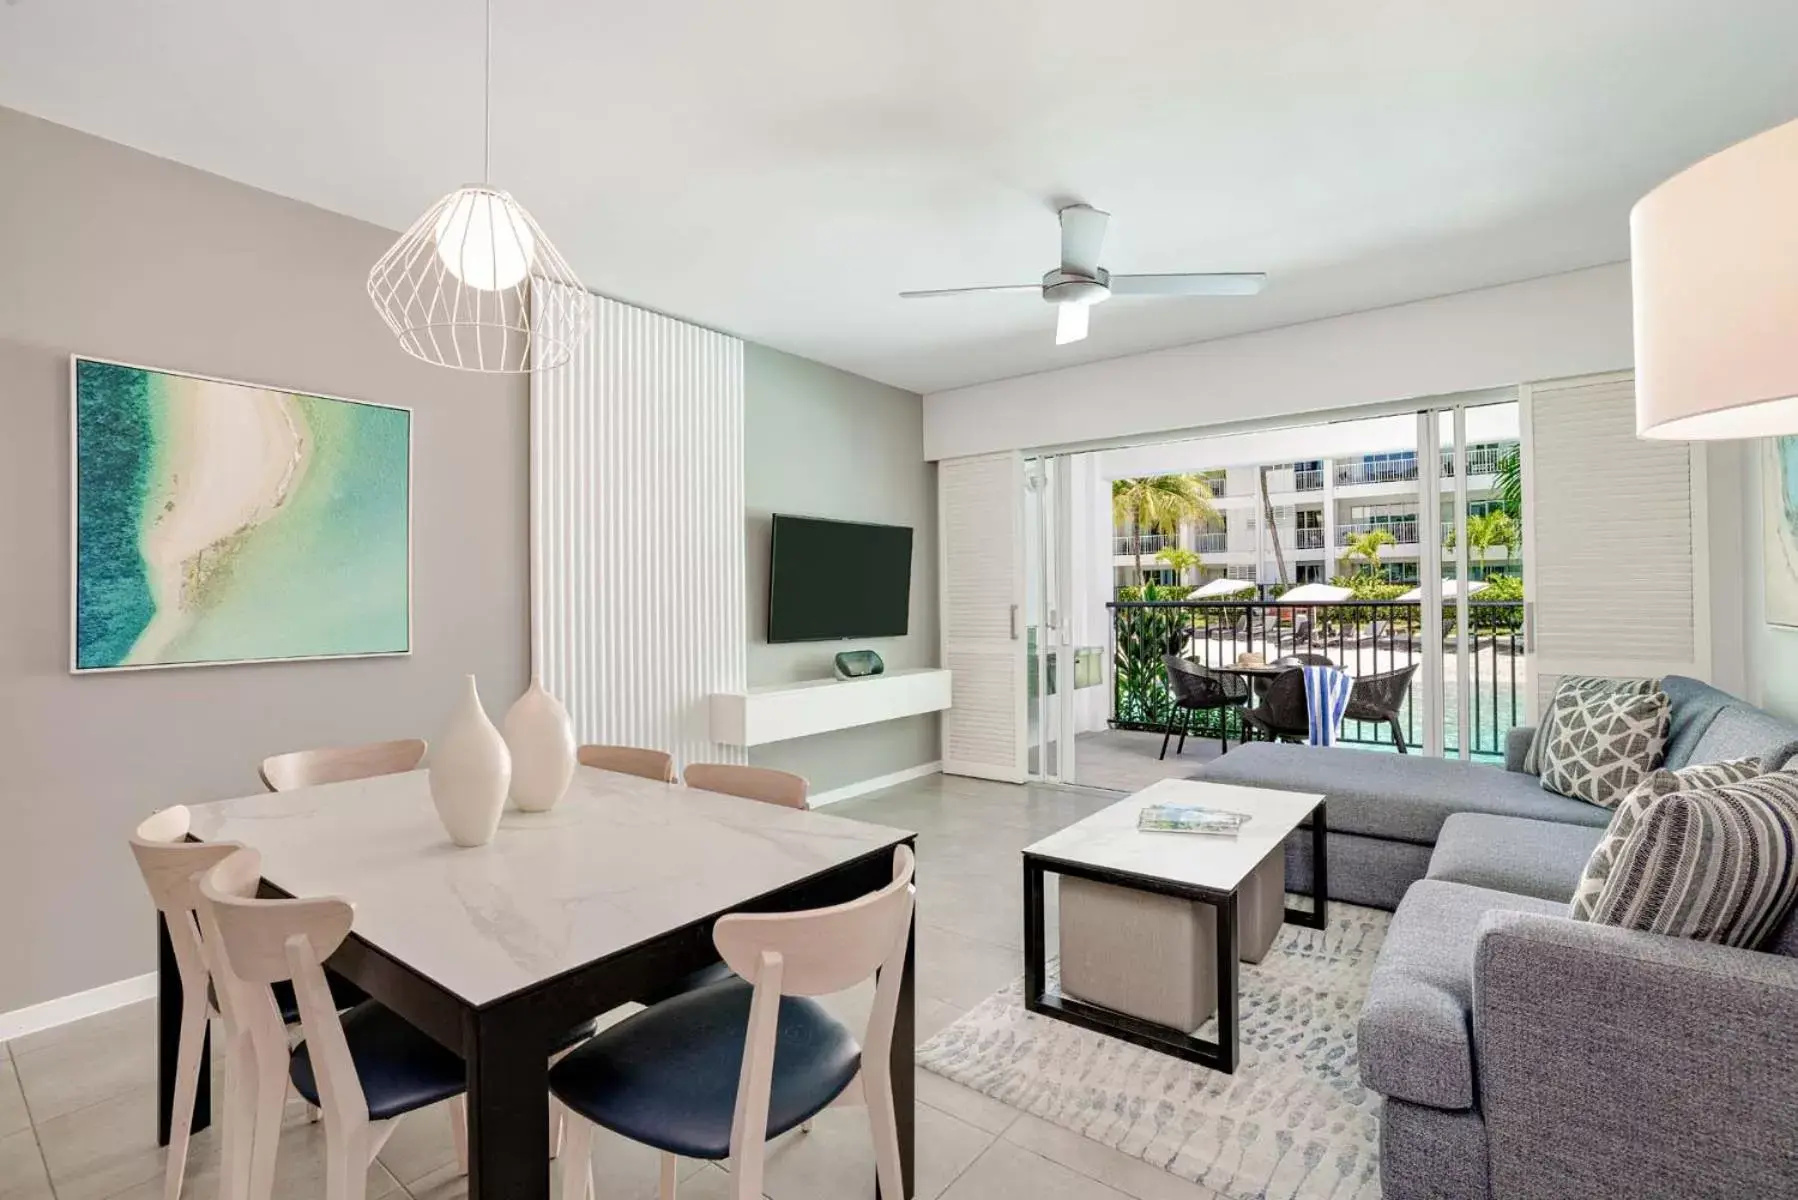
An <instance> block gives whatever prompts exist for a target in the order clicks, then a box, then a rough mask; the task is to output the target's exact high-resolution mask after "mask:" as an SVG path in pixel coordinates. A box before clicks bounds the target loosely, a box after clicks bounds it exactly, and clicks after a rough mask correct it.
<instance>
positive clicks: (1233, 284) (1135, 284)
mask: <svg viewBox="0 0 1798 1200" xmlns="http://www.w3.org/2000/svg"><path fill="white" fill-rule="evenodd" d="M1266 282H1267V276H1266V275H1264V274H1262V273H1261V272H1259V271H1252V272H1243V273H1239V274H1211V275H1113V276H1112V277H1111V280H1110V283H1109V286H1110V288H1111V294H1112V295H1114V296H1253V295H1254V294H1255V293H1256V292H1259V291H1260V290H1261V288H1262V285H1264V284H1265V283H1266Z"/></svg>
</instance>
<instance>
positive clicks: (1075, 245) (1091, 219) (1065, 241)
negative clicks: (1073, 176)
mask: <svg viewBox="0 0 1798 1200" xmlns="http://www.w3.org/2000/svg"><path fill="white" fill-rule="evenodd" d="M1110 221H1111V214H1110V213H1105V212H1100V211H1099V210H1098V209H1096V208H1094V207H1093V206H1092V205H1090V204H1070V205H1069V206H1068V207H1066V208H1064V209H1062V210H1061V269H1062V270H1064V271H1074V272H1076V273H1078V274H1081V275H1087V276H1091V275H1096V274H1097V273H1098V270H1099V250H1100V248H1101V247H1103V246H1104V245H1105V226H1106V225H1107V224H1109V223H1110Z"/></svg>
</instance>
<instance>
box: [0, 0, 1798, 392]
mask: <svg viewBox="0 0 1798 1200" xmlns="http://www.w3.org/2000/svg"><path fill="white" fill-rule="evenodd" d="M494 9H495V14H494V22H495V47H494V124H495V147H494V181H495V182H496V183H499V184H500V185H501V186H504V187H506V188H508V189H510V190H511V191H512V192H513V193H514V194H515V195H516V196H518V198H519V199H520V200H521V201H523V202H524V204H525V205H526V206H527V207H529V208H530V209H531V210H532V212H533V213H534V214H535V215H536V217H537V218H538V220H539V221H540V222H541V223H542V224H543V226H544V227H545V228H546V229H547V230H548V231H549V233H550V236H551V237H552V238H554V239H555V241H556V243H557V244H558V245H559V246H560V247H561V249H562V250H563V252H564V253H565V254H566V255H567V256H568V258H569V260H570V261H571V262H572V263H573V264H574V266H575V268H576V269H577V270H578V271H579V272H580V273H581V275H582V277H583V278H584V279H585V280H586V282H587V283H588V285H589V286H590V287H592V288H594V289H595V290H596V291H600V292H603V293H606V294H608V295H612V296H616V297H618V298H620V299H624V300H628V301H631V302H633V303H636V304H641V305H645V306H647V307H650V308H655V309H659V310H662V311H664V312H669V313H673V314H675V315H678V316H681V317H685V318H688V319H690V320H693V321H697V322H700V323H702V324H705V325H710V326H713V327H716V328H719V329H723V330H727V331H729V332H731V333H734V334H738V335H740V336H742V337H746V338H749V339H752V340H755V341H759V342H764V343H767V344H769V345H772V346H776V347H779V348H781V349H783V350H789V351H792V352H794V353H798V354H803V355H806V356H809V357H811V358H815V359H819V360H821V361H824V362H827V363H832V364H834V365H837V366H840V367H844V368H847V369H849V370H852V371H856V372H859V373H861V374H864V375H869V376H872V377H874V378H876V379H882V380H886V381H888V382H891V383H896V384H900V385H902V386H905V387H908V388H913V389H917V390H923V391H933V390H938V389H942V388H946V387H952V386H956V385H960V384H966V383H972V382H977V381H981V380H986V379H993V378H999V377H1003V376H1008V375H1017V374H1023V373H1026V372H1031V371H1041V370H1046V369H1050V368H1053V367H1058V366H1064V365H1068V364H1071V363H1076V362H1082V361H1087V360H1090V359H1096V358H1107V357H1113V356H1116V355H1119V354H1127V353H1133V352H1136V351H1140V350H1145V349H1150V348H1155V347H1161V346H1167V345H1175V344H1179V343H1183V342H1192V341H1198V340H1203V339H1206V338H1213V337H1219V336H1223V335H1226V334H1231V333H1238V332H1242V331H1245V330H1250V329H1260V328H1268V327H1272V326H1276V325H1285V324H1291V323H1293V322H1296V321H1303V320H1309V319H1313V318H1316V317H1320V316H1328V315H1333V314H1337V313H1342V312H1348V311H1353V310H1357V309H1363V308H1370V307H1376V306H1379V305H1385V304H1392V303H1397V302H1401V301H1405V300H1411V299H1417V298H1421V297H1425V296H1432V295H1440V294H1444V293H1447V292H1454V291H1461V290H1464V289H1467V288H1473V287H1479V286H1483V285H1487V284H1492V283H1499V282H1508V281H1512V280H1517V279H1524V278H1528V277H1532V276H1536V275H1543V274H1547V273H1551V272H1555V271H1561V270H1568V269H1572V268H1576V267H1582V266H1589V265H1592V264H1595V263H1600V262H1609V261H1615V260H1618V259H1621V258H1623V257H1625V256H1626V255H1627V252H1628V234H1627V226H1626V218H1627V213H1628V209H1629V205H1630V204H1631V202H1633V201H1634V200H1635V199H1636V198H1637V197H1638V196H1639V195H1640V194H1641V193H1642V192H1643V191H1645V190H1646V189H1647V188H1649V187H1651V186H1652V185H1653V184H1655V183H1656V182H1658V181H1659V180H1660V179H1662V178H1664V177H1665V176H1666V175H1668V174H1670V173H1671V172H1673V171H1675V170H1677V169H1678V168H1680V167H1682V166H1684V165H1685V164H1687V163H1689V162H1691V161H1693V160H1694V159H1696V158H1699V157H1701V156H1703V155H1704V154H1706V153H1709V152H1711V151H1714V150H1717V149H1720V148H1721V147H1723V146H1725V145H1728V144H1729V143H1731V142H1734V141H1736V140H1739V139H1740V138H1742V137H1745V136H1747V135H1748V134H1751V133H1754V132H1757V131H1759V130H1761V129H1763V128H1766V127H1768V126H1771V125H1774V124H1777V123H1779V122H1781V121H1784V120H1787V119H1791V118H1793V117H1798V70H1794V69H1793V61H1794V60H1793V57H1792V48H1793V46H1794V45H1798V3H1793V0H1508V2H1507V3H1504V4H1489V3H1475V2H1474V0H1358V2H1356V3H1337V2H1335V0H1259V2H1254V3H1244V2H1243V0H1112V2H1111V3H1107V4H1098V3H1093V2H1092V0H1082V2H1075V0H884V2H876V0H754V2H749V3H745V2H743V0H682V2H678V3H659V2H646V0H629V2H625V0H494ZM481 23H482V14H481V3H480V0H304V2H301V0H0V105H6V106H8V107H13V108H18V109H22V110H24V111H26V112H30V113H34V114H37V115H39V116H42V117H46V118H48V119H50V120H53V121H58V122H61V123H63V124H66V125H72V126H74V127H76V128H79V129H84V130H87V131H90V132H92V133H96V134H99V135H101V136H103V137H107V138H111V139H113V140H115V141H119V142H123V143H126V144H128V145H132V146H136V147H139V148H141V149H144V150H147V151H150V152H152V153H155V154H159V155H162V156H165V157H167V158H171V159H175V160H177V161H180V162H184V163H189V164H191V165H193V166H197V167H202V168H204V169H206V170H209V171H214V172H217V173H218V174H221V175H225V176H228V177H230V178H232V179H237V180H241V181H243V182H245V183H249V184H253V185H255V186H257V187H261V188H266V189H268V190H270V191H274V192H278V193H282V194H284V195H288V196H293V197H297V198H299V199H302V200H306V201H310V202H312V203H314V204H318V205H321V206H323V207H325V208H328V209H333V210H336V211H338V212H343V213H348V214H351V215H353V216H357V217H362V218H365V219H367V220H370V221H374V222H378V223H380V224H382V225H387V226H391V227H395V228H403V227H404V226H405V225H407V224H409V223H410V222H411V221H412V219H413V218H414V217H415V216H416V215H417V214H418V213H419V212H420V211H422V209H423V208H424V207H425V205H426V204H428V203H429V202H430V201H431V200H433V199H434V198H435V197H436V196H437V195H439V194H440V193H442V192H445V191H447V190H449V188H451V187H452V186H454V185H456V184H459V183H462V182H466V181H468V180H469V179H471V178H474V177H477V176H478V174H479V172H480V162H481V159H480V153H481V145H480V129H481V99H480V86H479V84H480V67H481ZM0 186H3V184H0ZM1067 199H1080V200H1085V201H1087V202H1090V203H1092V204H1094V205H1096V206H1098V207H1100V208H1104V209H1108V210H1110V211H1111V212H1112V213H1113V214H1114V218H1113V223H1112V231H1111V237H1110V239H1109V242H1108V245H1107V249H1106V253H1105V256H1104V257H1105V260H1106V265H1107V266H1109V267H1110V268H1111V269H1112V270H1116V271H1148V272H1164V271H1238V270H1265V271H1267V272H1268V274H1269V283H1268V287H1267V290H1266V291H1265V292H1264V293H1262V294H1261V295H1260V296H1258V297H1253V298H1228V299H1178V300H1175V299H1163V300H1151V299H1132V300H1114V301H1112V302H1110V303H1108V304H1106V305H1105V306H1104V307H1102V308H1100V309H1099V310H1097V311H1096V312H1095V313H1094V315H1093V326H1092V328H1093V332H1092V336H1091V337H1090V338H1089V339H1088V340H1087V341H1085V342H1082V343H1079V344H1077V345H1073V346H1064V347H1057V346H1055V345H1054V344H1053V341H1054V339H1053V328H1054V317H1053V314H1052V312H1051V311H1050V310H1049V308H1048V307H1047V306H1046V305H1044V304H1042V303H1041V302H1040V301H1038V300H1036V299H1035V298H1033V297H1031V296H1029V295H1001V296H996V297H991V298H985V297H982V298H970V299H956V300H934V301H900V300H898V299H896V298H895V296H894V293H896V292H898V291H899V290H901V289H904V288H924V287H949V286H957V285H964V284H979V283H1005V282H1029V281H1032V280H1034V279H1036V278H1037V277H1039V276H1040V275H1041V274H1042V272H1044V271H1045V270H1048V269H1050V268H1051V267H1052V266H1054V265H1055V263H1056V259H1057V253H1056V248H1057V240H1056V238H1057V235H1056V226H1055V220H1054V216H1053V211H1054V209H1055V207H1056V203H1057V201H1058V200H1067ZM370 319H371V320H372V319H374V317H373V314H372V312H371V314H370Z"/></svg>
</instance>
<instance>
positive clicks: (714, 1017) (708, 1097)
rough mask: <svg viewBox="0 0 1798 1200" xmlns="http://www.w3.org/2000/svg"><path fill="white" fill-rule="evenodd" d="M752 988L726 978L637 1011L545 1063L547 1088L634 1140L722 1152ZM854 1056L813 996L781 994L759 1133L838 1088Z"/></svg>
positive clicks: (680, 1150)
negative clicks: (770, 1077)
mask: <svg viewBox="0 0 1798 1200" xmlns="http://www.w3.org/2000/svg"><path fill="white" fill-rule="evenodd" d="M753 991H754V989H752V988H751V987H750V985H749V984H748V983H747V982H745V981H744V980H742V979H733V980H731V981H729V982H725V983H720V984H716V985H714V986H712V987H708V988H703V989H701V990H699V991H694V992H687V993H686V994H684V995H680V996H676V997H675V998H673V999H672V1000H668V1001H665V1002H663V1003H661V1004H659V1005H657V1006H656V1007H654V1008H649V1009H645V1010H644V1011H643V1012H640V1013H638V1014H637V1015H636V1016H633V1017H631V1018H629V1019H628V1020H625V1021H621V1022H620V1023H619V1024H617V1025H614V1026H612V1028H610V1029H607V1030H605V1031H603V1032H602V1033H600V1034H599V1035H598V1036H597V1037H595V1038H593V1039H592V1040H591V1041H589V1042H588V1043H587V1044H586V1045H584V1046H582V1047H581V1048H580V1049H578V1050H576V1051H574V1052H573V1053H572V1054H570V1055H569V1056H568V1057H567V1058H564V1059H563V1060H562V1061H561V1062H559V1063H557V1064H556V1065H555V1066H554V1067H552V1068H551V1069H550V1073H549V1090H550V1091H551V1093H553V1094H554V1095H555V1097H556V1099H558V1100H560V1101H561V1102H562V1103H563V1104H565V1105H567V1106H568V1108H569V1109H570V1110H571V1111H573V1112H575V1113H577V1114H578V1115H580V1116H582V1117H585V1118H586V1119H587V1120H589V1121H591V1122H593V1123H594V1124H595V1125H598V1126H601V1127H602V1128H605V1129H610V1130H612V1131H613V1132H614V1133H618V1134H621V1135H623V1136H624V1137H627V1138H629V1139H630V1140H631V1141H633V1142H641V1143H642V1144H644V1145H646V1146H653V1147H654V1148H656V1149H658V1150H664V1151H667V1152H668V1153H670V1154H679V1155H683V1156H685V1157H687V1158H704V1159H713V1160H717V1159H724V1158H729V1157H730V1126H731V1119H732V1117H733V1116H734V1115H735V1111H736V1103H737V1076H738V1074H739V1073H740V1072H741V1070H742V1067H743V1042H744V1039H745V1038H746V1037H747V1035H748V1030H749V1003H750V1000H751V998H752V995H753ZM861 1058H862V1051H861V1047H860V1046H859V1045H858V1044H857V1043H856V1040H855V1038H854V1037H853V1036H852V1035H851V1034H850V1032H849V1031H848V1030H847V1029H845V1028H844V1027H843V1026H842V1025H841V1024H840V1023H838V1022H837V1021H836V1020H835V1019H834V1018H833V1017H831V1016H830V1015H829V1014H828V1013H826V1012H825V1011H824V1009H823V1007H822V1006H821V1005H819V1004H818V1003H817V1001H815V1000H810V999H806V998H804V997H798V996H787V997H783V998H782V999H781V1002H780V1022H779V1032H778V1035H777V1037H776V1040H775V1051H774V1081H773V1088H772V1091H771V1093H770V1098H769V1102H768V1136H769V1137H776V1136H778V1135H779V1134H782V1133H785V1132H786V1131H787V1130H789V1129H792V1128H794V1127H796V1126H798V1125H800V1124H801V1123H803V1122H805V1121H807V1120H809V1119H811V1118H812V1117H813V1116H815V1115H816V1114H817V1113H818V1112H819V1111H820V1110H822V1109H823V1108H825V1107H826V1106H827V1105H829V1104H830V1102H831V1101H832V1100H835V1099H836V1098H837V1097H838V1096H840V1095H841V1094H842V1093H843V1089H845V1088H846V1087H848V1086H849V1084H850V1083H851V1082H852V1081H853V1080H854V1079H855V1076H856V1072H858V1071H859V1070H860V1069H861Z"/></svg>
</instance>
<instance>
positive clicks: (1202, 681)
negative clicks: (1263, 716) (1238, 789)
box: [1160, 654, 1249, 758]
mask: <svg viewBox="0 0 1798 1200" xmlns="http://www.w3.org/2000/svg"><path fill="white" fill-rule="evenodd" d="M1162 662H1163V663H1165V664H1166V666H1167V686H1168V691H1169V692H1170V693H1171V694H1172V696H1173V704H1172V706H1171V707H1169V709H1168V714H1167V728H1166V729H1165V730H1163V731H1162V734H1161V755H1160V757H1162V758H1166V757H1167V743H1168V739H1169V738H1171V737H1173V735H1174V723H1175V722H1176V721H1178V722H1179V724H1180V744H1179V745H1178V746H1177V747H1176V748H1175V749H1174V754H1175V755H1176V756H1178V755H1180V754H1181V753H1183V752H1184V751H1185V750H1186V733H1187V730H1188V728H1190V726H1191V724H1192V714H1193V713H1195V712H1212V711H1216V712H1217V713H1218V722H1217V724H1218V735H1217V740H1218V743H1219V744H1220V745H1221V746H1223V748H1224V752H1225V753H1228V752H1229V750H1230V734H1229V726H1228V725H1227V724H1226V723H1225V721H1224V717H1223V711H1222V710H1224V709H1230V708H1235V707H1237V706H1239V705H1243V704H1247V703H1248V700H1249V688H1248V684H1247V683H1245V682H1244V681H1243V680H1242V679H1241V678H1240V677H1238V676H1235V675H1225V674H1223V673H1221V672H1218V671H1212V670H1209V669H1207V668H1205V667H1203V666H1201V665H1199V664H1198V663H1195V662H1193V661H1191V660H1190V659H1185V658H1181V657H1180V656H1178V655H1176V654H1169V655H1167V656H1165V657H1164V658H1163V659H1162Z"/></svg>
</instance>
